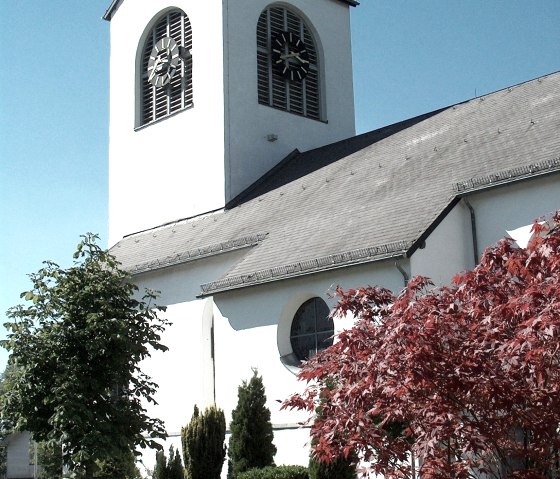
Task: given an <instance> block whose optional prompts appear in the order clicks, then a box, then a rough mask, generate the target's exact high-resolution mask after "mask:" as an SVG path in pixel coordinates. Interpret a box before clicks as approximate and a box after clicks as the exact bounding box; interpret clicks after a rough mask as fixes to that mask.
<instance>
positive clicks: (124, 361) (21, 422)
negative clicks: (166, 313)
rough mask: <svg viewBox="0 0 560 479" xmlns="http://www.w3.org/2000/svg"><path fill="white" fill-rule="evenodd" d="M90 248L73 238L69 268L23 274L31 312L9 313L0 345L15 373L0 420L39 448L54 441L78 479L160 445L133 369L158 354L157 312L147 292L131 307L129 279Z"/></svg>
mask: <svg viewBox="0 0 560 479" xmlns="http://www.w3.org/2000/svg"><path fill="white" fill-rule="evenodd" d="M96 240H97V236H96V235H92V234H87V235H85V236H83V237H82V241H81V242H80V243H79V244H78V248H77V251H76V253H75V254H74V259H75V261H74V265H73V266H72V267H70V268H67V269H62V268H61V267H59V266H58V265H57V264H55V263H53V262H50V261H47V262H45V263H44V267H43V268H41V269H40V270H39V271H38V272H37V273H34V274H31V275H30V278H31V281H32V284H33V288H32V289H31V290H30V291H28V292H25V293H22V295H21V296H22V298H24V299H25V300H26V301H28V302H30V303H31V304H30V305H28V306H23V305H19V306H16V307H14V308H11V309H10V310H9V311H8V313H7V314H8V317H9V318H10V319H11V322H8V323H6V324H5V326H6V328H7V329H8V331H10V333H9V334H8V339H7V340H5V341H2V346H4V347H5V348H6V349H7V350H8V351H9V352H10V353H11V355H10V358H9V364H10V365H11V366H12V367H14V371H15V374H14V377H13V378H11V382H10V387H9V388H8V389H7V391H6V392H5V393H4V394H3V395H2V397H1V399H0V401H1V403H0V406H1V408H0V409H1V413H0V420H1V421H8V422H11V423H12V424H13V425H14V427H15V428H17V429H18V430H27V431H30V432H31V433H32V434H33V437H34V439H35V440H37V441H39V442H42V441H47V442H50V443H55V442H62V443H63V444H64V448H63V454H62V458H63V462H64V464H66V465H67V466H68V468H69V469H70V470H71V471H72V472H73V473H74V474H75V475H76V477H85V478H91V477H93V474H94V472H95V471H96V470H97V469H98V466H97V463H98V462H99V461H106V460H108V459H110V458H115V457H117V458H118V457H122V455H123V454H126V453H128V452H129V451H133V450H135V449H136V446H140V447H153V448H158V447H160V446H159V444H158V443H157V441H156V440H157V439H159V438H163V437H165V430H164V427H163V424H162V422H161V421H160V420H158V419H152V418H150V417H149V416H147V414H146V411H145V408H144V405H143V401H148V402H153V401H154V400H153V395H154V393H155V391H156V388H157V386H156V384H155V383H153V382H152V381H151V380H150V378H149V377H147V376H146V375H145V374H143V373H142V371H141V370H140V368H139V363H140V361H142V360H143V359H145V358H147V357H148V356H149V355H150V351H151V350H165V349H166V348H165V346H163V345H161V344H160V342H159V341H160V334H161V332H162V331H163V330H164V328H165V326H166V324H167V322H166V321H165V320H163V319H161V318H159V317H158V313H159V312H160V311H162V310H163V309H164V308H162V307H159V306H157V305H155V304H153V301H154V300H155V298H156V295H155V293H153V292H151V291H146V292H145V294H144V296H143V297H142V298H140V299H139V298H137V296H136V294H137V291H138V288H137V287H136V286H135V285H133V284H132V283H131V282H130V276H129V275H128V273H126V272H125V271H123V270H122V269H120V268H119V263H118V262H117V260H116V259H115V258H114V257H113V256H112V255H111V254H110V253H108V252H107V251H106V250H103V249H102V248H101V247H99V246H98V245H97V244H96ZM28 304H29V303H28Z"/></svg>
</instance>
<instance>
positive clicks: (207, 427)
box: [181, 406, 226, 479]
mask: <svg viewBox="0 0 560 479" xmlns="http://www.w3.org/2000/svg"><path fill="white" fill-rule="evenodd" d="M225 438H226V419H225V416H224V412H223V411H222V410H221V409H219V408H217V407H216V406H212V407H210V408H207V409H206V410H205V411H204V413H203V414H202V415H200V413H199V410H198V408H197V407H196V406H195V407H194V412H193V416H192V418H191V421H190V422H189V424H188V425H187V426H186V427H185V428H183V429H182V430H181V442H182V445H183V458H184V462H185V471H186V477H187V479H220V475H221V472H222V467H223V464H224V459H225V457H226V447H225V445H224V442H225Z"/></svg>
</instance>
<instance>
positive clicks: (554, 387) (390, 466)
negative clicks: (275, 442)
mask: <svg viewBox="0 0 560 479" xmlns="http://www.w3.org/2000/svg"><path fill="white" fill-rule="evenodd" d="M533 232H534V235H533V238H532V239H531V241H530V242H529V244H528V246H527V248H519V247H517V246H515V245H514V244H513V242H512V241H511V240H508V239H504V240H502V241H501V242H499V243H498V244H497V245H495V246H493V247H491V248H488V249H487V250H486V251H485V252H484V254H483V256H482V258H481V261H480V263H479V264H478V265H477V266H476V267H475V268H474V269H473V270H472V271H468V272H465V273H462V274H459V275H457V276H456V278H455V279H454V284H453V285H452V286H449V287H442V288H438V289H434V288H433V284H432V283H431V282H430V280H429V279H427V278H424V277H416V278H413V279H412V280H411V281H410V282H409V284H408V285H407V287H406V288H404V290H403V291H402V292H400V293H399V294H398V295H393V294H392V293H391V292H390V291H388V290H386V289H383V288H379V287H364V288H359V289H356V290H350V291H348V292H343V291H341V290H339V293H340V301H339V303H338V305H337V307H336V308H335V310H334V313H333V314H334V315H335V316H336V317H339V318H341V319H342V318H345V317H354V318H356V322H355V324H354V326H353V327H352V328H351V329H348V330H346V331H344V332H342V333H341V334H339V336H338V341H337V342H336V343H335V344H334V345H333V346H331V347H330V348H328V349H327V350H325V351H323V352H321V353H319V354H317V355H316V356H314V357H313V358H312V359H311V360H310V361H309V362H308V363H306V365H304V367H303V368H302V371H301V373H300V379H302V380H305V381H307V382H308V383H309V384H310V386H308V387H307V389H306V391H305V393H304V394H302V395H294V396H293V397H292V398H290V399H289V400H288V401H287V402H286V404H285V406H286V407H292V408H296V409H302V410H306V411H308V412H309V413H310V414H313V413H315V410H316V408H317V406H318V405H320V407H321V416H320V417H318V418H317V420H316V421H315V422H314V423H313V425H312V428H311V436H312V440H313V443H312V444H313V449H314V453H315V456H316V457H317V458H318V459H320V460H322V461H324V462H327V463H328V462H330V461H332V460H333V458H336V457H349V455H350V454H358V456H359V457H360V459H362V460H363V461H364V462H367V463H369V465H370V470H371V472H373V473H374V474H377V475H379V476H383V477H387V478H389V477H390V478H396V477H399V478H403V479H411V478H412V477H415V476H416V477H418V476H417V475H416V473H415V471H414V467H412V466H411V464H410V461H409V460H408V458H410V455H411V453H413V454H414V457H417V458H419V457H421V458H422V461H421V464H420V468H419V471H418V472H419V475H420V476H421V477H423V478H425V477H429V478H432V479H448V478H451V477H452V478H455V479H474V478H479V477H493V478H496V479H505V478H507V479H513V478H515V479H545V478H550V477H557V476H558V474H559V473H560V467H559V465H558V451H559V450H560V433H559V428H558V425H559V424H560V355H559V354H558V352H559V351H560V211H558V212H556V214H554V215H553V217H552V219H551V220H550V221H548V222H543V223H542V224H539V223H535V224H534V226H533ZM329 381H331V384H332V385H333V387H332V388H329V387H325V384H327V383H328V382H329ZM388 425H393V427H387V426H388ZM403 425H404V428H401V427H400V426H403Z"/></svg>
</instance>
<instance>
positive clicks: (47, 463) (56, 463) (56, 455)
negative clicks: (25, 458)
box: [37, 441, 116, 479]
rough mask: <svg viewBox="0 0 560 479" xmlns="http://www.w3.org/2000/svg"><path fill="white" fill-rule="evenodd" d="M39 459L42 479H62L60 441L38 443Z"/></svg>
mask: <svg viewBox="0 0 560 479" xmlns="http://www.w3.org/2000/svg"><path fill="white" fill-rule="evenodd" d="M37 459H38V463H39V465H40V466H41V469H40V476H39V477H40V478H41V479H60V478H61V477H62V444H61V443H60V441H49V442H40V443H38V444H37ZM115 479H116V478H115Z"/></svg>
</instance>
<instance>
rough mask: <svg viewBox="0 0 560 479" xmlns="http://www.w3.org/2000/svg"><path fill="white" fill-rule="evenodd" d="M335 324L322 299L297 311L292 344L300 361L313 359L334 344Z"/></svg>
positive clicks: (312, 300)
mask: <svg viewBox="0 0 560 479" xmlns="http://www.w3.org/2000/svg"><path fill="white" fill-rule="evenodd" d="M333 335H334V322H333V320H332V318H331V317H330V316H329V307H328V306H327V303H325V301H323V300H322V299H321V298H311V299H309V300H307V301H306V302H305V303H303V304H302V305H301V306H300V307H299V308H298V310H297V312H296V314H295V315H294V319H293V321H292V327H291V331H290V343H291V345H292V350H293V352H294V355H295V356H296V357H297V359H299V360H300V361H305V360H307V359H309V358H310V357H313V356H314V355H315V354H317V352H319V351H322V350H323V349H326V348H328V347H329V346H331V345H332V344H333Z"/></svg>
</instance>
